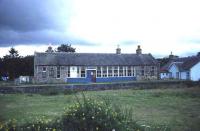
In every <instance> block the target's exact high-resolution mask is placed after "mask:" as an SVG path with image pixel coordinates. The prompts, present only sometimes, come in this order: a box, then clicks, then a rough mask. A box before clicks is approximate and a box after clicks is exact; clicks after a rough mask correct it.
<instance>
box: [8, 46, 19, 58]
mask: <svg viewBox="0 0 200 131" xmlns="http://www.w3.org/2000/svg"><path fill="white" fill-rule="evenodd" d="M9 53H10V54H9V56H10V58H17V57H19V54H18V51H17V50H16V49H15V48H13V47H11V48H10V50H9Z"/></svg>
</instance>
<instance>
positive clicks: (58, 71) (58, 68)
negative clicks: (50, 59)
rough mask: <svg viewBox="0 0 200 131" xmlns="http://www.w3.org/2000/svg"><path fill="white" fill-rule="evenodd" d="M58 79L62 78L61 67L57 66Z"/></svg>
mask: <svg viewBox="0 0 200 131" xmlns="http://www.w3.org/2000/svg"><path fill="white" fill-rule="evenodd" d="M57 78H60V66H57Z"/></svg>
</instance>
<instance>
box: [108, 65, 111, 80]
mask: <svg viewBox="0 0 200 131" xmlns="http://www.w3.org/2000/svg"><path fill="white" fill-rule="evenodd" d="M108 76H109V77H111V76H112V66H108Z"/></svg>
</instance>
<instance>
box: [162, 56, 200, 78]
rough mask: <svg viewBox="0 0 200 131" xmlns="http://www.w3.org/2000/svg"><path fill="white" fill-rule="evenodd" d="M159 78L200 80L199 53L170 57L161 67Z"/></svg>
mask: <svg viewBox="0 0 200 131" xmlns="http://www.w3.org/2000/svg"><path fill="white" fill-rule="evenodd" d="M160 78H161V79H180V80H192V81H198V80H200V55H197V56H191V57H184V58H176V59H172V60H171V61H170V62H168V63H167V64H166V65H165V66H163V67H162V68H161V70H160Z"/></svg>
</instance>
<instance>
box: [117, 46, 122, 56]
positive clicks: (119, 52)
mask: <svg viewBox="0 0 200 131" xmlns="http://www.w3.org/2000/svg"><path fill="white" fill-rule="evenodd" d="M116 54H121V48H119V45H117V49H116Z"/></svg>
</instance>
